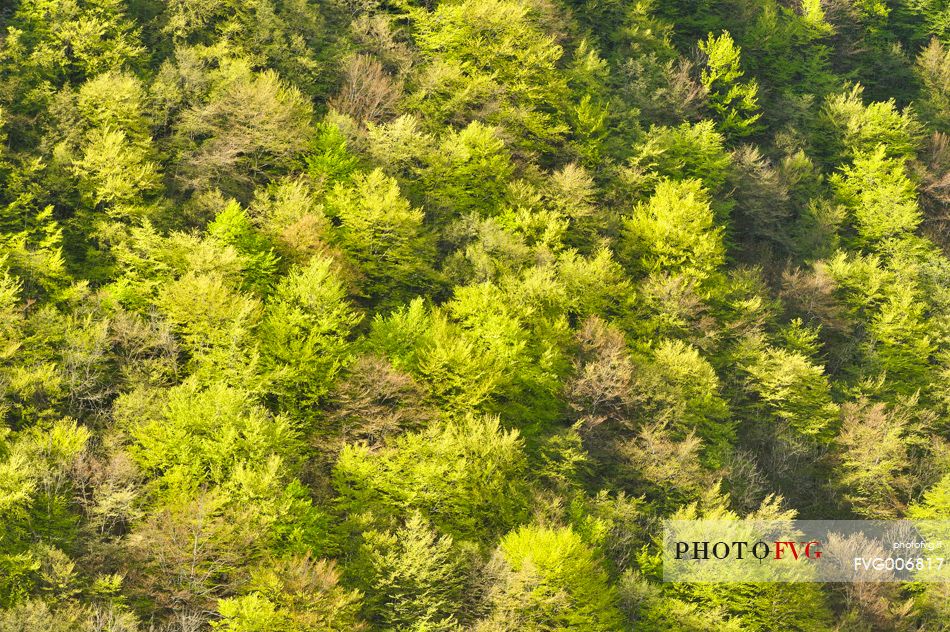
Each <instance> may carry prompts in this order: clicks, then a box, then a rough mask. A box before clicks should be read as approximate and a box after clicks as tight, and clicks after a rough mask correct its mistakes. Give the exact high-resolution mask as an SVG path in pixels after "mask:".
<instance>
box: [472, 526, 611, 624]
mask: <svg viewBox="0 0 950 632" xmlns="http://www.w3.org/2000/svg"><path fill="white" fill-rule="evenodd" d="M490 572H491V573H492V574H493V576H494V582H493V584H492V586H491V587H490V589H489V597H488V600H489V603H490V604H491V613H490V614H489V616H488V617H487V618H486V619H485V620H483V621H481V622H479V624H478V625H477V626H476V628H475V629H477V630H485V631H486V632H487V631H495V630H497V631H502V630H573V629H583V630H591V631H592V632H594V631H603V632H606V631H607V630H617V629H621V628H622V625H623V624H622V621H623V619H622V617H621V614H620V611H619V609H618V608H617V605H616V604H617V594H616V592H615V590H613V589H612V588H611V587H610V586H609V585H608V581H607V574H606V573H605V572H604V571H603V569H602V568H601V566H600V561H599V559H598V558H597V556H596V555H595V553H594V552H593V551H592V550H591V549H590V547H588V545H587V544H585V543H584V542H583V541H582V540H581V538H580V536H578V535H577V534H576V533H575V532H574V531H573V530H572V529H570V528H569V527H561V528H551V527H539V526H534V525H527V526H523V527H520V528H519V529H517V530H516V531H512V532H511V533H509V534H508V535H506V536H505V537H504V538H502V540H501V543H500V544H499V546H498V549H497V551H496V553H495V557H494V558H493V560H492V564H491V567H490Z"/></svg>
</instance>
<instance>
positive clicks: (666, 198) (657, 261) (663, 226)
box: [624, 180, 725, 280]
mask: <svg viewBox="0 0 950 632" xmlns="http://www.w3.org/2000/svg"><path fill="white" fill-rule="evenodd" d="M624 228H625V231H624V249H625V252H626V257H627V260H628V261H630V262H631V264H632V267H633V268H634V269H637V270H640V271H643V272H647V273H650V272H658V271H668V272H682V273H684V274H686V275H688V276H693V277H696V278H698V279H700V280H702V279H704V278H706V277H708V276H709V274H710V273H712V272H713V271H714V270H715V269H716V268H718V267H719V266H721V265H722V263H723V261H724V260H725V248H724V246H723V243H722V229H721V228H716V227H715V224H714V217H713V211H712V208H710V206H709V197H708V193H707V192H706V190H705V189H703V188H702V184H700V182H699V181H698V180H686V181H683V182H675V181H672V180H664V181H662V182H660V184H659V185H657V188H656V192H655V193H654V194H653V196H652V197H651V198H650V200H649V202H647V203H645V204H639V205H637V207H636V208H635V209H634V211H633V215H631V216H630V218H629V219H627V220H626V221H625V226H624Z"/></svg>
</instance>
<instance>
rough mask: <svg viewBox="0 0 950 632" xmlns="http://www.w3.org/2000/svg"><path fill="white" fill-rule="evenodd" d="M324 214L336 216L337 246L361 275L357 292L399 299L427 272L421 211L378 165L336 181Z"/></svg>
mask: <svg viewBox="0 0 950 632" xmlns="http://www.w3.org/2000/svg"><path fill="white" fill-rule="evenodd" d="M327 213H328V215H329V216H330V217H331V218H333V219H336V220H338V221H339V228H338V230H337V231H336V233H335V236H336V239H337V242H338V243H339V244H340V247H341V248H342V249H343V250H344V252H346V253H347V255H349V256H350V257H351V258H352V259H353V260H354V263H355V264H356V268H357V270H358V272H359V273H360V274H362V275H364V276H365V282H364V283H362V284H361V286H362V287H361V294H362V296H363V297H364V298H368V297H382V296H386V297H389V302H390V304H393V303H401V302H403V301H404V300H405V299H406V298H408V296H410V295H412V294H413V293H415V292H418V291H419V290H422V289H424V288H425V287H426V286H427V285H428V283H429V280H428V278H427V277H430V276H432V273H431V272H430V270H429V266H430V265H431V261H432V259H433V258H434V252H433V250H434V249H433V243H432V241H431V239H430V237H429V236H428V235H427V231H426V228H425V227H424V226H423V219H424V214H423V212H422V211H421V210H419V209H414V208H412V207H411V206H410V204H409V202H408V201H407V200H406V199H405V198H403V197H402V195H401V194H400V191H399V185H398V184H397V183H396V181H395V180H394V179H393V178H389V177H387V176H386V175H385V174H383V172H382V171H381V170H379V169H376V170H374V171H372V172H370V173H368V174H357V175H355V176H354V177H353V179H352V183H351V184H350V185H349V186H347V185H343V184H338V185H337V186H336V187H335V188H334V190H333V191H332V192H331V193H330V195H329V196H328V198H327Z"/></svg>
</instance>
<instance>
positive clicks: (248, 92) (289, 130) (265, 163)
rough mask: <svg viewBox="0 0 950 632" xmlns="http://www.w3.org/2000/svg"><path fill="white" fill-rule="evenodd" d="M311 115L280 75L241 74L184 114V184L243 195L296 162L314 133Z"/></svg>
mask: <svg viewBox="0 0 950 632" xmlns="http://www.w3.org/2000/svg"><path fill="white" fill-rule="evenodd" d="M311 115H312V108H311V106H310V103H309V102H308V101H307V100H306V99H305V98H304V96H303V95H302V94H301V93H300V90H298V89H297V88H296V87H295V86H293V85H290V84H287V83H285V82H284V81H282V80H281V79H280V77H278V75H277V73H276V72H274V71H272V70H268V71H265V72H262V73H252V72H250V71H249V70H245V71H243V72H240V73H238V75H237V76H236V77H234V78H233V79H229V80H227V81H225V82H223V83H222V85H218V86H215V89H214V90H212V91H211V93H210V94H209V96H208V100H207V102H206V103H204V104H202V105H198V106H195V107H192V108H191V109H189V110H187V111H186V112H184V113H183V114H182V116H181V120H180V122H179V123H178V125H177V129H176V133H177V138H178V140H179V143H180V144H181V145H182V146H183V148H184V150H183V154H182V162H183V165H184V167H185V169H184V172H183V174H182V181H183V184H185V185H186V186H187V187H189V188H192V189H197V190H202V189H206V188H209V187H212V186H216V187H219V188H220V189H222V190H223V191H224V192H226V193H230V194H236V195H240V194H241V192H242V191H244V190H245V187H247V185H249V184H252V183H255V182H260V181H262V180H263V179H264V178H266V177H267V176H268V175H269V174H272V173H274V172H275V171H277V170H280V169H285V168H287V167H289V166H291V165H292V164H293V163H294V161H295V160H296V159H297V158H298V156H299V155H300V154H301V153H302V151H303V148H304V147H305V146H306V142H307V140H308V139H309V138H310V136H311V134H312V129H311V126H310V118H311Z"/></svg>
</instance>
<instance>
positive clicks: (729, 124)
mask: <svg viewBox="0 0 950 632" xmlns="http://www.w3.org/2000/svg"><path fill="white" fill-rule="evenodd" d="M699 50H700V51H702V53H703V54H704V55H705V56H706V65H705V68H703V72H702V83H703V86H705V87H706V90H707V91H708V93H709V97H708V98H709V105H710V107H711V108H712V110H713V112H715V114H716V116H717V118H718V119H719V129H720V130H721V131H722V133H723V134H725V135H726V136H728V137H730V138H741V137H743V136H748V135H750V134H753V133H755V132H756V131H757V128H756V123H757V122H758V120H759V118H761V116H762V114H761V112H759V111H758V110H759V103H758V98H757V95H758V91H759V86H758V83H756V81H755V80H754V79H753V80H751V81H745V82H743V81H740V80H741V79H742V76H743V75H744V74H745V73H744V72H743V71H742V69H741V67H740V65H739V53H740V50H739V47H738V46H736V43H735V41H733V39H732V36H731V35H729V32H728V31H723V33H722V34H721V35H720V36H719V37H715V36H714V35H713V34H712V33H710V34H709V36H708V37H707V38H706V39H705V40H700V42H699Z"/></svg>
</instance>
